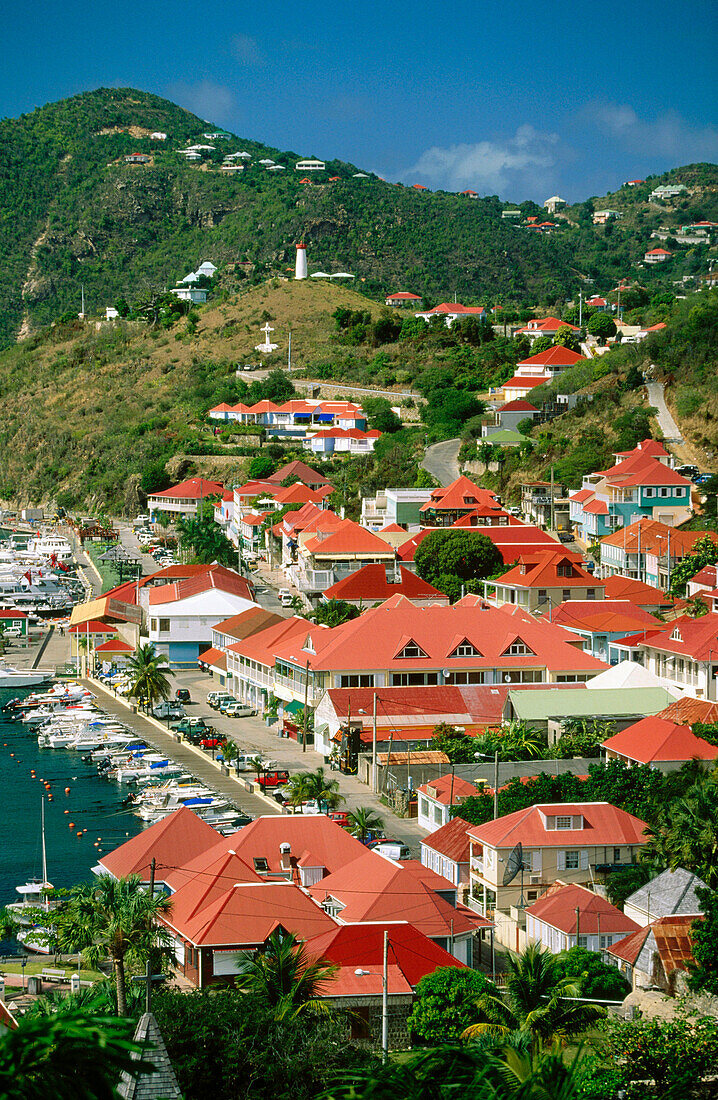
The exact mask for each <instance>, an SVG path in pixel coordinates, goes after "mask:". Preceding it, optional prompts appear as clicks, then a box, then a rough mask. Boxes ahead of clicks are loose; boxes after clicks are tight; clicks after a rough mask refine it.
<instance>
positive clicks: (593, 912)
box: [526, 881, 639, 955]
mask: <svg viewBox="0 0 718 1100" xmlns="http://www.w3.org/2000/svg"><path fill="white" fill-rule="evenodd" d="M638 927H639V926H638V925H637V924H636V922H635V921H633V920H631V918H630V917H627V916H626V915H625V914H624V913H623V912H622V911H621V910H620V909H617V908H616V906H615V905H611V903H610V901H608V900H607V899H606V898H603V897H601V896H600V895H599V894H595V893H594V892H593V890H589V889H587V887H585V886H579V885H578V884H577V883H564V882H561V881H558V882H554V884H553V885H552V886H549V888H548V890H546V892H545V893H544V894H542V895H541V897H540V898H539V899H538V901H535V902H534V903H533V905H530V906H529V907H528V908H527V910H526V936H527V938H528V940H529V942H533V943H540V944H541V946H542V947H545V948H547V949H548V950H549V951H551V952H552V953H553V954H554V955H558V954H559V952H561V951H569V950H570V949H571V948H572V947H583V948H585V949H586V950H587V951H604V950H605V949H606V948H608V947H610V946H611V944H613V943H617V942H618V941H619V940H621V939H623V937H624V936H628V935H630V934H631V933H633V932H637V931H638Z"/></svg>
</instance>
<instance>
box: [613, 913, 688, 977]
mask: <svg viewBox="0 0 718 1100" xmlns="http://www.w3.org/2000/svg"><path fill="white" fill-rule="evenodd" d="M703 919H704V918H703V917H702V916H698V915H696V916H670V917H659V919H658V920H656V921H653V922H652V924H649V925H648V926H647V927H646V928H640V929H639V930H638V931H637V932H633V933H631V935H629V936H625V937H624V938H623V939H622V940H619V941H618V942H617V943H614V944H612V945H611V947H608V948H607V949H606V950H607V951H608V952H609V954H611V955H615V957H616V958H618V959H622V960H623V961H624V962H627V963H630V964H631V966H635V964H636V963H637V961H638V957H639V955H640V954H641V951H642V950H643V948H644V946H645V945H646V941H647V940H649V937H650V938H651V939H652V944H650V946H653V944H655V950H656V951H657V953H658V957H659V959H660V960H661V964H662V966H663V970H664V973H665V974H666V977H669V976H670V975H671V974H672V973H673V971H674V970H686V969H687V964H688V963H689V962H693V961H694V959H693V924H694V923H695V921H696V920H703Z"/></svg>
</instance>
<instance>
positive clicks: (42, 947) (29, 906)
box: [7, 798, 60, 955]
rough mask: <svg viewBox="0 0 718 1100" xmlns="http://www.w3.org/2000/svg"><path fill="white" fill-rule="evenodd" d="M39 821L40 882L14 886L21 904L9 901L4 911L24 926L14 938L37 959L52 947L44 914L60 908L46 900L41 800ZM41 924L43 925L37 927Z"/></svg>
mask: <svg viewBox="0 0 718 1100" xmlns="http://www.w3.org/2000/svg"><path fill="white" fill-rule="evenodd" d="M40 821H41V831H42V879H41V881H39V882H38V881H37V880H35V879H31V880H30V881H28V882H26V883H24V884H23V885H22V886H16V887H15V889H16V890H17V892H18V894H19V895H20V897H21V898H22V901H19V902H18V901H13V902H10V904H9V905H8V907H7V908H8V910H9V911H10V912H11V913H12V914H13V916H14V918H15V919H16V920H17V921H18V923H19V924H22V925H24V926H25V927H23V928H22V929H21V931H20V932H18V933H17V936H16V937H15V938H16V939H17V941H18V942H19V943H21V944H22V945H23V947H26V948H27V950H28V951H34V952H35V953H36V954H38V955H49V954H50V950H51V946H52V938H53V934H52V929H51V928H50V927H48V925H49V923H50V922H49V919H48V916H47V914H49V913H50V911H51V910H52V909H56V908H57V906H58V905H59V904H60V901H59V900H58V899H52V898H50V896H49V895H50V892H51V891H52V890H53V889H54V887H53V885H52V883H51V882H48V880H47V852H46V849H45V799H44V798H43V799H42V801H41V803H40ZM39 920H41V921H43V923H41V924H39V923H38V921H39Z"/></svg>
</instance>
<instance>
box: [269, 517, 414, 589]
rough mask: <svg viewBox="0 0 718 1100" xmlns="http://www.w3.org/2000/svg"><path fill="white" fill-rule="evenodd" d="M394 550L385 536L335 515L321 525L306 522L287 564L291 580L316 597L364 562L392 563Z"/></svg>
mask: <svg viewBox="0 0 718 1100" xmlns="http://www.w3.org/2000/svg"><path fill="white" fill-rule="evenodd" d="M395 561H396V551H395V550H394V547H393V546H390V545H389V544H388V543H387V542H386V540H385V539H382V538H381V537H380V536H379V535H376V534H374V533H373V532H372V531H367V530H366V528H365V527H362V526H360V524H358V523H355V522H354V521H353V520H350V519H340V520H339V521H338V522H337V521H336V517H335V519H334V520H333V521H332V522H331V524H330V525H329V526H326V527H324V528H323V529H322V525H320V524H316V526H315V525H313V524H309V525H308V526H307V527H306V528H305V529H304V531H303V532H302V533H301V535H300V537H299V541H298V545H297V547H296V558H295V561H294V562H293V563H292V565H291V566H290V568H289V576H290V579H291V581H292V583H293V584H294V585H295V586H296V587H297V588H298V589H299V591H300V592H303V593H304V594H305V595H306V596H307V597H308V598H309V599H319V597H320V596H321V594H322V593H323V592H324V590H325V589H326V588H330V587H331V586H332V585H333V584H336V582H337V581H338V580H340V579H341V578H342V577H346V576H347V575H348V574H350V573H353V572H356V570H357V569H361V567H362V566H363V565H374V564H380V565H383V566H391V567H392V568H393V563H394V562H395Z"/></svg>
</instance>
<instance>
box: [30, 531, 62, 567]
mask: <svg viewBox="0 0 718 1100" xmlns="http://www.w3.org/2000/svg"><path fill="white" fill-rule="evenodd" d="M27 549H28V553H30V554H37V555H38V556H39V557H44V558H50V560H52V559H53V558H54V559H55V560H56V561H72V545H71V544H70V542H68V540H67V539H66V538H63V537H62V535H52V534H45V535H36V536H35V538H32V539H28V543H27Z"/></svg>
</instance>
